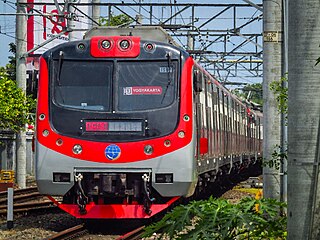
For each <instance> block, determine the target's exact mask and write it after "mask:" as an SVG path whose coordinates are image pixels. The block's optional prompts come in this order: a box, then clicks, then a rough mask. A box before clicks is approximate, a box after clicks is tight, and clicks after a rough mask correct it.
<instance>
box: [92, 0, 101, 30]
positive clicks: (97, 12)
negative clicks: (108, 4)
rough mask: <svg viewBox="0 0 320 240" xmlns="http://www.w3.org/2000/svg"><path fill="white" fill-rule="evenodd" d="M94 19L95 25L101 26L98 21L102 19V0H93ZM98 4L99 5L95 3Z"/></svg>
mask: <svg viewBox="0 0 320 240" xmlns="http://www.w3.org/2000/svg"><path fill="white" fill-rule="evenodd" d="M92 3H93V5H92V19H93V20H94V22H93V24H92V25H93V26H99V25H98V24H97V23H99V19H100V5H99V4H100V0H92ZM95 4H97V5H95Z"/></svg>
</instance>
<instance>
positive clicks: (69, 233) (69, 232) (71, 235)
mask: <svg viewBox="0 0 320 240" xmlns="http://www.w3.org/2000/svg"><path fill="white" fill-rule="evenodd" d="M88 233H89V232H88V230H87V229H86V228H85V226H84V225H83V224H81V225H77V226H75V227H71V228H68V229H66V230H63V231H61V232H58V233H56V234H54V235H52V236H50V237H48V238H46V240H67V239H68V240H71V239H75V238H78V237H80V236H83V235H86V234H88Z"/></svg>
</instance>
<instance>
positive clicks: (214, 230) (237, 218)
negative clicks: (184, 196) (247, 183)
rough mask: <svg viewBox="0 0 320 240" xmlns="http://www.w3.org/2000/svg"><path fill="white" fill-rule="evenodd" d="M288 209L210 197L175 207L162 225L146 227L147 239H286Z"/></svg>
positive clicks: (265, 202) (273, 202) (264, 202)
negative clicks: (285, 211)
mask: <svg viewBox="0 0 320 240" xmlns="http://www.w3.org/2000/svg"><path fill="white" fill-rule="evenodd" d="M257 204H258V205H259V210H258V211H256V210H255V206H256V205H257ZM285 207H286V205H285V204H284V203H281V202H278V201H277V200H275V199H260V200H256V199H253V198H245V199H243V200H241V202H240V203H238V204H231V203H229V202H228V201H227V200H224V199H214V198H212V197H211V198H209V200H206V201H197V202H191V203H190V204H188V205H186V206H178V207H176V208H175V209H173V211H172V212H171V213H169V214H167V215H166V216H165V217H164V218H163V219H162V220H161V221H160V222H158V223H155V224H153V225H151V226H149V227H147V228H146V233H145V236H146V237H147V236H151V235H152V234H153V233H154V232H161V234H160V235H159V238H158V239H163V238H165V237H169V238H170V239H195V240H196V239H223V240H234V239H239V240H240V239H285V238H286V217H285V216H284V215H283V214H282V209H283V208H285Z"/></svg>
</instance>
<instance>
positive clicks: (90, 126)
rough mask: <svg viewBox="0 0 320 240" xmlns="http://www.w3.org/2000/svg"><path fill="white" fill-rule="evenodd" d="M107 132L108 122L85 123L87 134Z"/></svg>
mask: <svg viewBox="0 0 320 240" xmlns="http://www.w3.org/2000/svg"><path fill="white" fill-rule="evenodd" d="M108 130H109V127H108V122H86V131H88V132H106V131H108Z"/></svg>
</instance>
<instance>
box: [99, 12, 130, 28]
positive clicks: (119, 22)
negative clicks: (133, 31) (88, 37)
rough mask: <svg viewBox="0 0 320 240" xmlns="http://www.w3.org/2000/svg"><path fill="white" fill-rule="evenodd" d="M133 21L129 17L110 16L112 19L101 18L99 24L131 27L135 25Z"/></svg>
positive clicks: (120, 15) (123, 15)
mask: <svg viewBox="0 0 320 240" xmlns="http://www.w3.org/2000/svg"><path fill="white" fill-rule="evenodd" d="M133 21H134V20H133V19H132V18H130V17H129V16H128V15H125V14H119V15H113V14H111V15H110V18H103V17H100V19H99V23H100V25H101V26H123V25H130V24H131V23H133Z"/></svg>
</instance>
